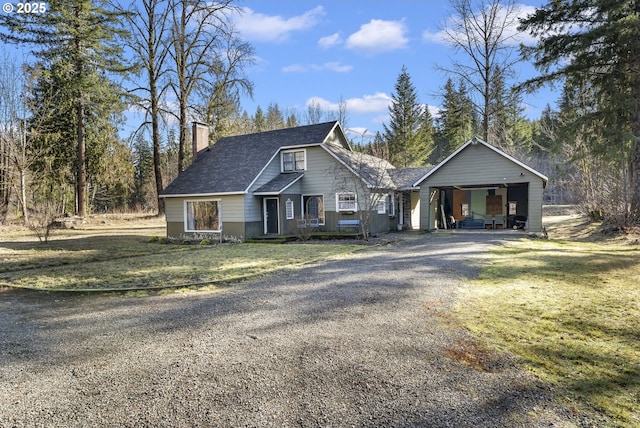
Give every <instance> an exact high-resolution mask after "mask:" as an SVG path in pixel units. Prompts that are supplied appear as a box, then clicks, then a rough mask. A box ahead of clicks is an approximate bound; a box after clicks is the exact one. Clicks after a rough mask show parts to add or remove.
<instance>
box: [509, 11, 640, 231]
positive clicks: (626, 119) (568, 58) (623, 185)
mask: <svg viewBox="0 0 640 428" xmlns="http://www.w3.org/2000/svg"><path fill="white" fill-rule="evenodd" d="M638 28H640V1H639V0H628V1H615V0H575V1H572V2H571V5H570V7H569V6H568V5H567V4H565V3H564V2H558V1H549V2H548V3H547V4H545V5H543V6H542V7H541V8H539V9H537V10H536V12H535V13H534V14H533V15H531V16H529V17H528V18H527V19H525V20H524V21H523V22H522V24H521V29H522V30H526V31H529V32H530V33H531V34H532V35H533V36H534V37H536V38H537V39H538V40H539V41H538V43H537V44H536V45H535V46H530V47H524V48H523V52H522V53H523V55H524V57H525V58H532V59H533V61H534V65H535V66H536V67H537V69H538V70H539V71H540V75H539V76H537V77H535V78H533V79H530V80H528V81H527V82H525V83H524V87H526V88H527V89H529V90H535V89H537V88H538V87H540V86H541V85H544V84H547V83H553V82H564V84H565V90H566V91H568V93H570V94H574V95H575V96H574V97H573V99H572V108H571V111H572V114H571V116H570V117H566V121H564V122H563V124H562V127H563V128H564V129H565V131H567V132H569V133H570V134H571V135H572V136H573V137H574V138H577V139H578V140H579V141H580V142H581V144H585V145H586V146H585V149H586V153H588V154H590V155H597V156H598V159H600V160H601V161H602V162H605V163H607V162H613V163H614V164H615V167H614V168H615V169H616V170H623V171H625V173H624V174H622V175H621V176H620V177H619V179H620V182H619V183H618V187H619V188H620V192H621V194H623V195H624V196H625V197H624V198H622V199H624V200H623V201H622V203H621V205H622V211H624V215H623V216H622V217H623V218H620V216H618V218H616V219H615V221H616V222H617V223H618V224H620V223H622V225H625V224H628V223H629V222H638V221H640V108H639V106H640V55H639V54H638V52H640V37H638ZM585 95H587V96H585ZM565 135H566V134H565ZM583 159H584V158H583ZM594 182H596V183H601V184H603V185H604V184H605V181H604V180H595V181H594ZM614 211H616V212H619V211H620V210H618V209H615V210H614Z"/></svg>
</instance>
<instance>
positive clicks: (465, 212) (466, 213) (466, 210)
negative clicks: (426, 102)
mask: <svg viewBox="0 0 640 428" xmlns="http://www.w3.org/2000/svg"><path fill="white" fill-rule="evenodd" d="M461 211H462V215H463V216H465V217H469V204H462V207H461Z"/></svg>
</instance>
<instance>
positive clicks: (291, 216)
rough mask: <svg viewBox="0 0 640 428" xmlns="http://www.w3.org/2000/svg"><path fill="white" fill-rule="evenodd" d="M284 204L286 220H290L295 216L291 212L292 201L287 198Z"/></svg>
mask: <svg viewBox="0 0 640 428" xmlns="http://www.w3.org/2000/svg"><path fill="white" fill-rule="evenodd" d="M284 205H285V208H286V211H287V220H291V219H292V218H294V217H295V214H294V212H293V201H292V200H291V199H287V201H286V202H285V203H284Z"/></svg>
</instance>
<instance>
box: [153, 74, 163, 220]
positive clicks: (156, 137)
mask: <svg viewBox="0 0 640 428" xmlns="http://www.w3.org/2000/svg"><path fill="white" fill-rule="evenodd" d="M150 74H151V73H150ZM150 83H151V85H150V90H151V138H152V140H153V171H154V173H155V178H156V198H157V202H158V216H161V215H163V214H164V199H163V198H161V197H160V192H162V189H163V185H162V168H161V165H160V163H161V159H160V129H159V124H158V122H159V120H160V112H159V108H158V94H157V87H156V81H155V79H154V78H151V79H150Z"/></svg>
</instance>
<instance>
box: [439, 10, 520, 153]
mask: <svg viewBox="0 0 640 428" xmlns="http://www.w3.org/2000/svg"><path fill="white" fill-rule="evenodd" d="M450 6H451V9H452V13H451V16H450V20H449V22H448V23H447V24H446V25H445V26H444V28H443V32H444V34H445V35H446V38H447V41H448V43H449V44H450V45H451V47H452V48H453V49H454V51H455V53H456V54H458V53H462V56H456V57H454V58H452V63H451V66H450V67H443V66H439V67H438V68H439V69H441V70H443V71H444V72H446V73H448V74H453V75H456V76H458V78H459V79H460V80H462V81H464V82H466V83H467V85H468V87H469V88H471V90H472V91H474V92H475V93H476V94H477V95H478V100H477V101H475V106H476V109H477V111H478V113H479V114H480V116H481V117H482V133H483V138H484V139H485V140H486V141H488V140H489V133H490V127H491V122H492V120H493V118H494V117H495V115H496V113H497V112H496V111H495V109H494V106H493V103H492V94H493V93H494V86H495V85H496V83H498V79H500V78H501V77H502V78H503V77H504V76H508V75H509V73H511V71H512V66H513V64H514V63H515V62H516V61H517V59H518V58H517V57H516V56H515V55H513V54H514V53H515V50H516V48H517V44H516V40H515V37H516V33H515V32H514V30H515V29H516V28H517V26H518V15H517V13H518V8H517V7H516V4H515V1H514V0H450Z"/></svg>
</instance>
